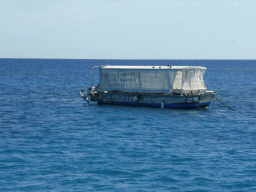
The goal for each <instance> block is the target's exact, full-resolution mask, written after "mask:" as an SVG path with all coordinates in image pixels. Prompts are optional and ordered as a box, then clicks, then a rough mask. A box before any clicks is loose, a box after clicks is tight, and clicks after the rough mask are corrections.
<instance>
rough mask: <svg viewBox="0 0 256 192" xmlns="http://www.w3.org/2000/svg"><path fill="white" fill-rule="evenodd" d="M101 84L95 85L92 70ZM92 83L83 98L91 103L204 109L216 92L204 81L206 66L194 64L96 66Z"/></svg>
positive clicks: (82, 95) (82, 93)
mask: <svg viewBox="0 0 256 192" xmlns="http://www.w3.org/2000/svg"><path fill="white" fill-rule="evenodd" d="M95 68H99V84H98V85H97V86H96V87H94V86H93V69H95ZM93 69H92V85H91V86H90V87H89V88H88V90H87V92H86V91H84V89H82V92H80V95H81V97H82V98H83V99H84V100H86V101H87V102H88V103H89V102H91V101H96V102H97V104H99V105H101V104H109V105H128V106H148V107H158V108H200V109H201V108H205V107H208V106H209V105H210V104H211V102H212V100H213V98H214V97H215V95H216V93H215V92H214V91H208V90H207V88H206V85H205V83H204V79H203V77H204V74H205V70H206V68H205V67H195V66H170V65H167V66H109V65H108V66H96V67H93Z"/></svg>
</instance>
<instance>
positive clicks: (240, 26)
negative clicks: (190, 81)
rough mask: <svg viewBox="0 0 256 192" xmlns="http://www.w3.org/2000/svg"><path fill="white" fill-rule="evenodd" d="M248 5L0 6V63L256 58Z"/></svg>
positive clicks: (96, 2)
mask: <svg viewBox="0 0 256 192" xmlns="http://www.w3.org/2000/svg"><path fill="white" fill-rule="evenodd" d="M255 9H256V2H255V1H252V0H250V1H249V0H247V1H246V0H231V1H226V0H172V1H167V0H148V1H139V0H93V1H92V0H79V1H76V0H36V1H35V0H22V1H21V0H11V1H10V0H1V1H0V58H56V59H57V58H58V59H256V24H255V23H256V10H255Z"/></svg>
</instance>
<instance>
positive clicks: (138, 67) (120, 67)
mask: <svg viewBox="0 0 256 192" xmlns="http://www.w3.org/2000/svg"><path fill="white" fill-rule="evenodd" d="M100 68H101V69H176V70H179V69H185V68H194V69H204V70H206V68H205V67H200V66H100Z"/></svg>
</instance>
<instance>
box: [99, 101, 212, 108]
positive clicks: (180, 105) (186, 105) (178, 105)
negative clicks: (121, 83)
mask: <svg viewBox="0 0 256 192" xmlns="http://www.w3.org/2000/svg"><path fill="white" fill-rule="evenodd" d="M98 104H109V105H123V106H146V107H156V108H161V103H136V102H118V101H113V102H110V103H104V102H98ZM210 104H211V102H204V103H175V104H164V108H182V109H188V108H189V109H192V108H198V107H200V108H204V107H208V106H209V105H210Z"/></svg>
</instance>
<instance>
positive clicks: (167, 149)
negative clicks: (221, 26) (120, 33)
mask: <svg viewBox="0 0 256 192" xmlns="http://www.w3.org/2000/svg"><path fill="white" fill-rule="evenodd" d="M108 63H109V64H110V65H168V64H170V65H191V66H204V67H206V68H207V71H206V73H205V78H204V79H205V82H206V85H207V87H208V90H214V91H216V92H217V96H218V98H219V99H220V100H221V101H222V102H224V103H225V104H226V105H228V106H230V107H232V108H234V109H235V111H232V110H229V109H228V108H226V107H224V106H223V105H221V104H220V103H219V102H218V101H217V100H216V99H215V100H214V101H213V103H212V104H211V105H210V106H209V107H208V108H207V109H204V110H200V109H158V108H148V107H128V106H121V107H120V106H109V105H96V104H89V105H88V104H87V103H86V102H85V101H83V100H82V99H81V97H80V95H79V92H80V90H81V88H84V89H87V88H88V87H89V86H90V85H91V74H92V70H91V67H92V66H95V65H96V66H99V65H107V64H108ZM97 74H98V72H97V70H95V71H94V76H95V78H94V81H95V85H96V82H97V81H98V77H97ZM255 77H256V61H248V60H109V61H108V60H58V59H0V191H256V113H255V108H256V97H255V95H256V81H255Z"/></svg>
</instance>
